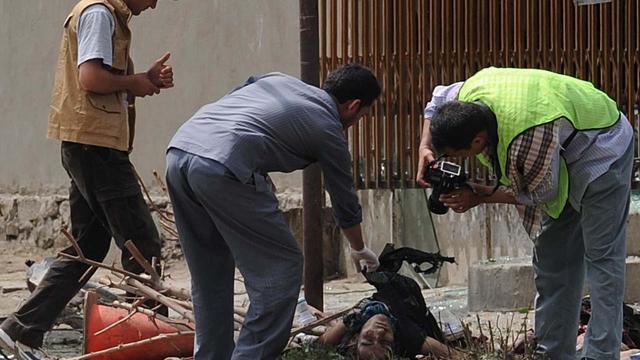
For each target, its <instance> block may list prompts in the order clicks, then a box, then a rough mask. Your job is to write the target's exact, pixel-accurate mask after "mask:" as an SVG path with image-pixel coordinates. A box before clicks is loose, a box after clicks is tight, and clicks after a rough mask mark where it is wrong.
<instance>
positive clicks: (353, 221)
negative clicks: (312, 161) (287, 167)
mask: <svg viewBox="0 0 640 360" xmlns="http://www.w3.org/2000/svg"><path fill="white" fill-rule="evenodd" d="M323 135H324V137H323V139H322V140H323V141H322V144H321V145H320V146H321V147H322V151H321V152H320V155H319V156H318V162H319V163H320V167H321V168H322V171H323V173H324V181H325V186H326V188H327V191H328V192H329V197H330V198H331V205H332V207H333V213H334V216H335V218H336V220H337V222H338V225H339V226H340V227H341V228H342V229H346V228H350V227H352V226H355V225H358V224H360V223H361V222H362V207H361V206H360V201H359V199H358V195H357V194H356V189H355V184H354V183H353V174H352V172H351V154H350V153H349V146H348V143H347V139H346V137H345V136H344V133H343V132H342V131H341V130H339V129H331V130H326V131H325V133H324V134H323Z"/></svg>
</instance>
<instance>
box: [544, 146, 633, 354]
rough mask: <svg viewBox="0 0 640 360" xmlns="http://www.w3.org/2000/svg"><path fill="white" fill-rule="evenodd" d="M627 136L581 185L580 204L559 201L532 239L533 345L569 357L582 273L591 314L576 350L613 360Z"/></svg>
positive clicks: (618, 336)
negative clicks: (602, 168)
mask: <svg viewBox="0 0 640 360" xmlns="http://www.w3.org/2000/svg"><path fill="white" fill-rule="evenodd" d="M632 159H633V142H632V143H631V145H629V148H628V149H627V152H626V153H625V155H624V156H623V157H621V158H620V159H618V160H617V161H616V162H615V163H614V164H613V165H612V166H611V168H610V169H609V171H608V172H606V173H605V174H603V175H602V176H600V177H599V178H597V179H595V180H594V181H593V182H591V184H589V186H588V187H587V189H586V191H585V193H584V196H583V198H582V201H581V203H580V205H581V209H579V211H577V210H576V209H574V208H573V207H572V206H571V205H569V204H567V205H566V206H565V208H564V211H563V212H562V214H561V215H560V217H559V218H558V219H550V218H548V219H547V220H546V221H545V223H544V224H543V227H542V232H541V234H540V236H539V237H538V238H537V239H536V244H535V251H534V259H533V268H534V272H535V283H536V290H537V296H536V302H535V311H536V313H535V314H536V315H535V327H536V337H537V341H538V349H537V351H538V352H540V353H545V354H547V355H549V356H550V357H551V358H552V359H554V360H555V359H560V360H565V359H574V358H575V357H576V350H575V348H576V336H577V329H578V321H579V315H580V304H581V298H582V294H583V284H584V279H585V274H586V280H587V285H588V287H589V289H590V292H591V308H592V314H591V320H590V321H589V326H588V330H587V334H586V337H585V341H584V347H583V352H582V354H581V357H583V358H588V359H619V358H620V343H621V341H622V304H623V299H624V273H625V258H626V221H627V215H628V212H629V201H630V183H631V169H632Z"/></svg>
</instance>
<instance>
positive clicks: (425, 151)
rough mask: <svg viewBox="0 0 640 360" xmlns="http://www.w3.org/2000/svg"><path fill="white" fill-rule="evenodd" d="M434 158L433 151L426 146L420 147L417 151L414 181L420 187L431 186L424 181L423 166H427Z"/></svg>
mask: <svg viewBox="0 0 640 360" xmlns="http://www.w3.org/2000/svg"><path fill="white" fill-rule="evenodd" d="M435 160H436V156H435V154H434V153H433V151H432V150H431V149H430V148H428V147H423V146H421V147H420V150H419V153H418V171H417V174H416V183H418V186H421V187H431V184H429V183H428V182H426V181H425V179H424V175H425V168H426V167H427V166H429V164H430V163H431V162H433V161H435Z"/></svg>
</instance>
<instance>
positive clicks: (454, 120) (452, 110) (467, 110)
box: [429, 100, 496, 154]
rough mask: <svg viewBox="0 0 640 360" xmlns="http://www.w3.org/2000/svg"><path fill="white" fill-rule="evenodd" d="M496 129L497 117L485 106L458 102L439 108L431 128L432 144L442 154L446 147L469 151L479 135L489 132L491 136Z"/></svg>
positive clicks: (454, 101)
mask: <svg viewBox="0 0 640 360" xmlns="http://www.w3.org/2000/svg"><path fill="white" fill-rule="evenodd" d="M495 128H496V124H495V117H493V115H492V113H491V111H490V110H489V108H486V110H485V105H481V104H478V103H473V102H463V101H457V100H452V101H447V102H445V103H443V104H442V105H440V106H438V107H437V108H436V110H435V112H434V114H433V117H432V118H431V125H430V126H429V130H430V132H431V144H432V145H433V147H434V149H435V150H436V151H437V152H438V153H440V154H442V153H443V149H444V148H445V147H449V148H452V149H454V150H462V149H469V148H470V147H471V142H472V141H473V139H474V138H475V137H476V135H478V133H480V132H481V131H482V130H487V131H489V132H490V134H489V135H490V136H491V135H493V134H494V132H495Z"/></svg>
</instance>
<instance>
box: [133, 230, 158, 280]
mask: <svg viewBox="0 0 640 360" xmlns="http://www.w3.org/2000/svg"><path fill="white" fill-rule="evenodd" d="M124 246H125V247H126V248H127V250H129V252H130V253H131V256H133V258H134V259H135V260H136V261H137V262H138V264H140V266H142V268H143V269H144V271H146V272H147V273H148V274H149V275H151V281H153V283H154V284H156V285H159V284H160V275H158V272H156V269H154V268H153V267H152V266H151V264H149V262H148V261H147V259H145V258H144V255H142V253H141V252H140V250H138V248H137V247H136V244H134V243H133V241H131V240H127V241H126V242H125V243H124Z"/></svg>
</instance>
